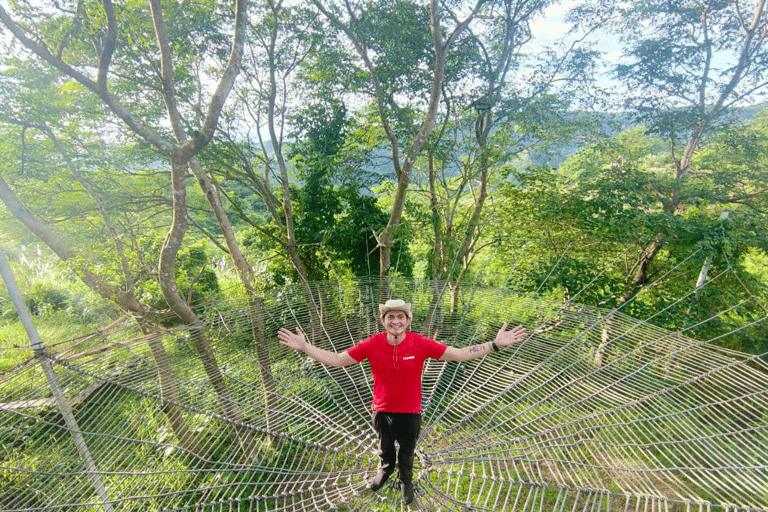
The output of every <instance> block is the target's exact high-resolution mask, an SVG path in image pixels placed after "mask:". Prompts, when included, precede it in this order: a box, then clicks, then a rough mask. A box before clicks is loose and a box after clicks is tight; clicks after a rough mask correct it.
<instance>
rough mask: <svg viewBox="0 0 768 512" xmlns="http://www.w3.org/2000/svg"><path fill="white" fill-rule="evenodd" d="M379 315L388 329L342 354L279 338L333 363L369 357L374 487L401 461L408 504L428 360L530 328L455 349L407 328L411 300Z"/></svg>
mask: <svg viewBox="0 0 768 512" xmlns="http://www.w3.org/2000/svg"><path fill="white" fill-rule="evenodd" d="M379 316H380V320H381V324H382V325H383V326H384V332H381V333H378V334H374V335H373V336H371V337H369V338H367V339H365V340H364V341H361V342H360V343H358V344H357V345H355V346H354V347H352V348H350V349H349V350H345V351H344V352H341V353H337V352H331V351H328V350H324V349H322V348H319V347H315V346H314V345H310V344H309V343H307V341H306V338H305V337H304V333H303V332H301V330H300V329H296V332H295V333H293V332H291V331H289V330H288V329H285V328H282V329H280V330H279V331H278V333H277V337H278V338H279V340H280V343H282V344H283V345H287V346H288V347H291V348H292V349H295V350H301V351H302V352H304V353H305V354H307V355H308V356H309V357H311V358H313V359H316V360H317V361H320V362H321V363H323V364H327V365H329V366H349V365H351V364H355V363H360V362H362V361H363V360H364V359H368V362H369V363H370V365H371V373H372V374H373V403H372V404H371V408H372V409H373V427H374V429H375V430H376V433H377V434H378V436H379V457H380V458H381V468H380V469H379V472H378V473H377V474H376V476H375V477H374V479H373V480H372V481H371V490H372V491H374V492H376V491H378V490H379V489H381V487H382V486H383V485H384V483H385V482H386V481H387V479H389V476H390V475H391V474H392V473H393V472H394V470H395V461H396V460H397V462H398V465H399V469H400V487H401V492H402V496H403V503H405V504H406V505H407V504H409V503H411V502H412V501H413V459H414V452H415V450H416V441H417V440H418V438H419V432H420V430H421V374H422V370H423V367H424V360H425V359H426V358H427V357H431V358H433V359H438V360H440V361H469V360H471V359H476V358H478V357H481V356H484V355H487V354H489V353H491V352H494V351H497V350H499V349H500V348H501V347H505V346H507V345H512V344H513V343H517V342H520V341H522V340H523V339H524V338H525V337H526V335H527V332H526V330H525V328H524V327H523V326H521V325H518V326H517V327H514V328H513V329H510V330H507V324H506V323H505V324H504V325H502V326H501V329H500V330H499V332H498V334H496V338H495V339H494V340H493V341H491V342H487V343H481V344H479V345H472V346H469V347H463V348H455V347H449V346H447V345H444V344H442V343H439V342H437V341H435V340H432V339H429V338H427V337H425V336H422V335H420V334H416V333H413V332H411V331H408V327H409V326H410V325H411V321H412V320H413V314H412V312H411V304H410V303H408V302H404V301H402V300H399V299H398V300H388V301H387V302H386V303H385V304H380V305H379ZM395 442H397V443H398V444H399V446H400V448H399V450H396V448H395Z"/></svg>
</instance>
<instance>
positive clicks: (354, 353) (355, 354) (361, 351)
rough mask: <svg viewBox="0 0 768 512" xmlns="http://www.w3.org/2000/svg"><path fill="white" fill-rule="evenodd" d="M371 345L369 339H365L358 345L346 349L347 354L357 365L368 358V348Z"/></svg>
mask: <svg viewBox="0 0 768 512" xmlns="http://www.w3.org/2000/svg"><path fill="white" fill-rule="evenodd" d="M370 344H371V338H366V339H365V340H363V341H361V342H360V343H358V344H356V345H354V346H353V347H352V348H350V349H347V354H349V355H350V356H351V357H352V359H354V360H355V361H357V362H358V363H359V362H360V361H362V360H363V359H365V358H366V357H368V347H369V346H370Z"/></svg>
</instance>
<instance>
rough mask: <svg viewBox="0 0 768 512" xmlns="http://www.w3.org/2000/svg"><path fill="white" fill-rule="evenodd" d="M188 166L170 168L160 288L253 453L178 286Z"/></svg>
mask: <svg viewBox="0 0 768 512" xmlns="http://www.w3.org/2000/svg"><path fill="white" fill-rule="evenodd" d="M187 167H188V165H187V164H184V163H180V162H178V161H176V160H174V161H173V162H172V165H171V190H172V196H173V220H172V222H171V228H170V229H169V230H168V235H167V236H166V238H165V243H163V247H162V250H161V251H160V264H159V269H160V287H161V289H162V291H163V296H164V297H165V300H166V302H167V303H168V306H169V307H170V308H171V310H172V311H173V312H174V313H176V315H177V316H178V317H179V318H180V319H181V321H182V322H183V323H184V324H186V325H187V326H188V327H189V334H190V340H191V341H192V346H193V347H194V349H195V352H196V353H197V355H198V357H199V358H200V361H201V362H202V364H203V369H204V370H205V374H206V375H207V376H208V380H209V381H210V383H211V386H212V387H213V392H214V393H215V395H216V398H217V400H218V402H219V407H220V408H221V413H222V415H224V417H226V418H227V419H228V420H230V421H232V422H233V423H234V424H235V426H234V427H233V430H234V433H235V436H236V438H237V439H238V441H239V442H240V445H241V448H243V450H244V451H245V452H246V453H249V451H250V446H251V442H250V433H249V431H248V430H246V429H244V428H242V427H240V425H242V424H243V423H244V420H243V417H242V415H241V413H240V409H239V407H238V406H237V404H236V403H235V402H234V401H233V400H232V398H231V395H230V392H229V388H228V387H227V383H226V381H225V380H224V376H223V375H222V373H221V369H220V368H219V364H218V362H217V361H216V357H215V355H214V354H213V351H212V350H211V348H210V346H209V344H208V339H207V338H206V336H205V333H204V332H203V328H202V322H201V321H200V319H199V318H198V317H197V315H196V314H195V312H194V311H193V310H192V308H191V307H190V306H189V304H187V303H186V302H184V300H183V299H182V297H181V295H180V294H179V290H178V285H177V284H176V272H175V269H174V264H175V262H176V255H177V254H178V252H179V248H180V247H181V243H182V241H183V240H184V235H185V234H186V231H187V227H188V221H187V191H186V185H185V182H184V180H185V178H186V174H187Z"/></svg>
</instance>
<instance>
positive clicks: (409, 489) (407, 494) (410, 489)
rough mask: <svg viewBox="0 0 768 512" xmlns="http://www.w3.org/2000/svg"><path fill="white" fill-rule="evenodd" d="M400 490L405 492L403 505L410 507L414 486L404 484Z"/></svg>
mask: <svg viewBox="0 0 768 512" xmlns="http://www.w3.org/2000/svg"><path fill="white" fill-rule="evenodd" d="M400 489H401V490H402V491H403V503H404V504H405V505H408V504H409V503H411V502H412V501H413V484H412V483H410V482H408V483H406V482H402V483H401V484H400Z"/></svg>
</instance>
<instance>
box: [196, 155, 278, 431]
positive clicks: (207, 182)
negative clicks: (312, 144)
mask: <svg viewBox="0 0 768 512" xmlns="http://www.w3.org/2000/svg"><path fill="white" fill-rule="evenodd" d="M190 169H192V173H193V174H194V175H195V178H196V179H197V183H198V184H199V185H200V188H201V189H202V190H203V192H204V193H205V197H206V198H207V199H208V204H210V205H211V209H212V210H213V212H214V214H215V216H216V220H217V221H218V223H219V228H220V229H221V232H222V234H223V236H224V240H225V241H226V243H227V249H228V251H229V255H230V257H231V258H232V263H233V264H234V265H235V269H236V270H237V274H238V276H239V277H240V282H242V283H243V286H244V287H245V291H246V294H247V296H248V317H249V321H250V323H251V334H252V339H253V343H254V346H255V348H256V354H257V357H258V361H259V370H258V371H259V377H260V378H261V385H262V392H263V394H264V405H265V415H266V421H267V430H268V431H269V432H280V431H281V430H282V422H281V420H280V417H279V416H278V410H277V397H278V394H277V387H276V384H275V379H274V376H273V375H272V362H271V361H270V358H269V352H268V351H267V336H266V333H265V332H264V299H263V298H262V297H260V296H259V295H258V293H257V292H256V288H255V287H254V284H253V268H252V267H251V265H250V264H249V263H248V261H247V260H246V258H245V255H244V254H243V252H242V251H241V250H240V244H238V243H237V238H236V237H235V231H234V229H233V228H232V223H231V222H230V221H229V216H228V215H227V213H226V212H225V211H224V208H223V207H222V205H221V197H220V195H219V191H218V189H217V188H216V186H215V185H214V183H213V182H212V180H211V179H210V178H209V176H208V175H207V174H206V173H205V171H204V170H203V168H202V167H201V166H200V163H199V162H198V160H197V159H196V158H193V159H192V160H191V161H190Z"/></svg>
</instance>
